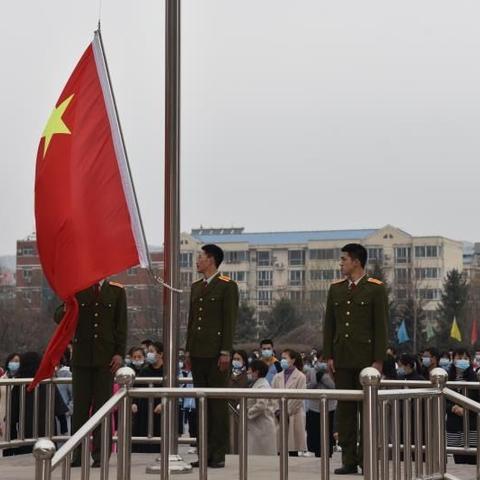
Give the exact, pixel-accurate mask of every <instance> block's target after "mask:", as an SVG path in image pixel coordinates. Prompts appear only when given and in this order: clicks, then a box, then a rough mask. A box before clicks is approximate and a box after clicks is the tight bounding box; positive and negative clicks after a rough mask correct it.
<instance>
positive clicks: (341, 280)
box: [332, 278, 347, 285]
mask: <svg viewBox="0 0 480 480" xmlns="http://www.w3.org/2000/svg"><path fill="white" fill-rule="evenodd" d="M346 281H347V279H346V278H341V279H340V280H337V281H336V282H332V285H339V284H340V283H343V282H346Z"/></svg>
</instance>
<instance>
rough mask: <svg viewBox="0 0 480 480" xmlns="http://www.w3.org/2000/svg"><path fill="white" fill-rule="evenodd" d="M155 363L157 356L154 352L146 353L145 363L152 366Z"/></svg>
mask: <svg viewBox="0 0 480 480" xmlns="http://www.w3.org/2000/svg"><path fill="white" fill-rule="evenodd" d="M156 361H157V354H156V353H154V352H148V353H147V363H149V364H150V365H153V364H154V363H155V362H156Z"/></svg>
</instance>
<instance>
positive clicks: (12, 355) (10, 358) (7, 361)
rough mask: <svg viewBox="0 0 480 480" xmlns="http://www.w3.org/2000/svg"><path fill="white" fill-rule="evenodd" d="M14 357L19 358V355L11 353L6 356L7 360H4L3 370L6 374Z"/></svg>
mask: <svg viewBox="0 0 480 480" xmlns="http://www.w3.org/2000/svg"><path fill="white" fill-rule="evenodd" d="M14 357H18V358H20V354H19V353H17V352H13V353H11V354H10V355H8V357H7V359H6V360H5V368H4V370H5V371H6V372H8V371H9V370H8V364H9V363H10V362H11V361H12V360H13V359H14Z"/></svg>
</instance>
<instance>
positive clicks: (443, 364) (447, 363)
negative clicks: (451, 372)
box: [438, 358, 451, 368]
mask: <svg viewBox="0 0 480 480" xmlns="http://www.w3.org/2000/svg"><path fill="white" fill-rule="evenodd" d="M438 364H439V365H440V366H441V367H442V368H447V367H449V366H450V365H451V362H450V360H449V359H448V358H441V359H440V361H439V362H438Z"/></svg>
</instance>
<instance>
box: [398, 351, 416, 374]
mask: <svg viewBox="0 0 480 480" xmlns="http://www.w3.org/2000/svg"><path fill="white" fill-rule="evenodd" d="M398 361H399V362H400V363H401V364H402V365H407V366H409V367H410V368H412V369H413V370H415V371H416V372H418V363H417V357H416V356H415V355H411V354H409V353H402V354H401V355H400V358H399V359H398Z"/></svg>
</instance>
